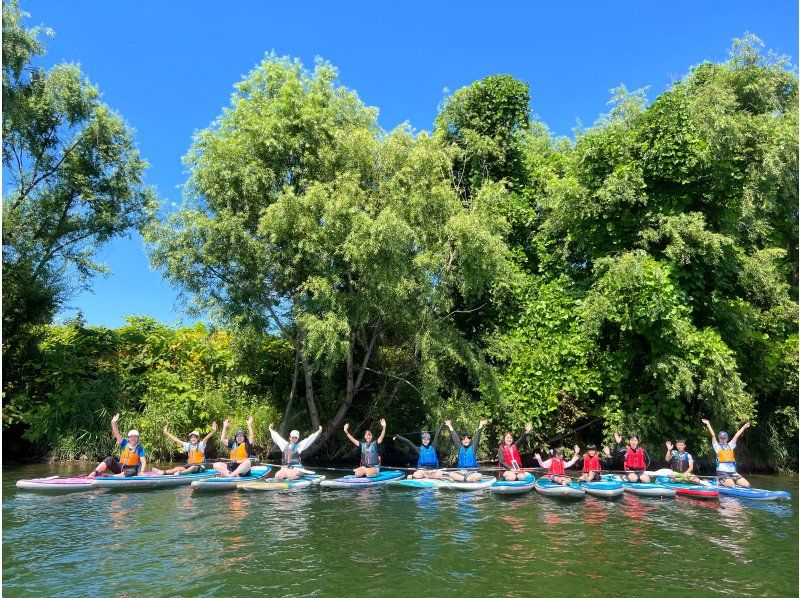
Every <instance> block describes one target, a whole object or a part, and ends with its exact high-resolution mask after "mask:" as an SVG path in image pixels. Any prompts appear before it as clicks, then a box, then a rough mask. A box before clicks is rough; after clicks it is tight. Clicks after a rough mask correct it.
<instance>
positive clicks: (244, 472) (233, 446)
mask: <svg viewBox="0 0 800 598" xmlns="http://www.w3.org/2000/svg"><path fill="white" fill-rule="evenodd" d="M230 425H231V422H229V421H228V420H227V419H226V420H225V421H223V422H222V438H221V440H222V444H223V446H226V447H227V448H229V449H230V451H231V454H230V462H229V463H214V469H216V470H217V471H218V472H219V475H220V476H222V477H223V478H238V477H244V476H249V475H250V468H251V467H252V465H253V464H252V462H251V461H250V458H251V457H252V456H253V442H254V440H255V434H254V433H253V416H252V415H251V416H250V417H248V418H247V432H248V436H247V438H245V436H244V430H237V431H236V434H235V435H234V437H233V440H228V437H227V434H228V428H229V427H230Z"/></svg>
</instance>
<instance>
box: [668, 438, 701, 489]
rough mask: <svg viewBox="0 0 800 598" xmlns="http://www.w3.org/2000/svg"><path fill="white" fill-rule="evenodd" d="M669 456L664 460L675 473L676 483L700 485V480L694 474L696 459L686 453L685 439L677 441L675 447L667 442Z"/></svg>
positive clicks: (673, 477)
mask: <svg viewBox="0 0 800 598" xmlns="http://www.w3.org/2000/svg"><path fill="white" fill-rule="evenodd" d="M666 446H667V454H666V455H665V456H664V460H665V461H666V462H667V463H668V464H669V468H670V469H671V470H672V471H674V472H675V474H674V475H673V476H672V479H673V480H674V481H676V482H684V483H688V484H700V483H701V482H700V478H698V477H697V476H696V475H694V474H693V473H692V471H693V470H694V459H693V458H692V456H691V455H690V454H689V453H687V452H686V441H685V440H684V439H683V438H677V439H675V444H674V445H673V444H672V442H671V441H669V440H667V442H666Z"/></svg>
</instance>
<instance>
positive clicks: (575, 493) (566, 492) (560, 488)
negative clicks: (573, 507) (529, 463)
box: [534, 477, 586, 498]
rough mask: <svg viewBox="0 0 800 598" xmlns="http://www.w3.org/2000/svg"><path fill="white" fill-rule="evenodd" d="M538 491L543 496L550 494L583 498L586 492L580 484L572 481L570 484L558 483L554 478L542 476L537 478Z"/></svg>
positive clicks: (560, 496) (556, 496) (551, 495)
mask: <svg viewBox="0 0 800 598" xmlns="http://www.w3.org/2000/svg"><path fill="white" fill-rule="evenodd" d="M534 487H535V488H536V492H538V493H539V494H541V495H543V496H550V497H555V498H583V497H584V496H586V492H585V491H584V489H583V488H581V485H580V484H577V483H575V482H570V484H569V485H566V486H565V485H564V484H556V483H555V482H553V481H552V480H550V479H548V478H546V477H541V478H539V479H538V480H536V484H535V485H534Z"/></svg>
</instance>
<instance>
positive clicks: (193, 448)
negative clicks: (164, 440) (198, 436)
mask: <svg viewBox="0 0 800 598" xmlns="http://www.w3.org/2000/svg"><path fill="white" fill-rule="evenodd" d="M188 454H189V458H188V459H187V461H188V463H189V465H200V464H202V463H205V461H206V456H205V453H204V452H203V451H201V450H200V444H199V443H198V444H196V445H192V444H189V451H188Z"/></svg>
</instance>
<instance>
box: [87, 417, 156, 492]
mask: <svg viewBox="0 0 800 598" xmlns="http://www.w3.org/2000/svg"><path fill="white" fill-rule="evenodd" d="M118 421H119V413H117V414H116V415H114V417H112V418H111V431H112V432H113V433H114V437H115V438H116V439H117V442H118V443H119V450H120V455H119V460H117V459H115V458H114V457H111V456H109V457H106V458H105V460H103V462H102V463H99V464H98V465H97V467H96V468H95V470H94V471H93V472H92V473H90V474H89V475H87V476H86V477H87V478H89V479H92V478H94V477H95V476H97V475H98V474H102V473H103V472H104V471H110V472H111V473H112V474H113V475H114V476H115V477H126V478H129V477H131V476H135V475H139V474H142V473H144V470H145V468H146V467H147V454H146V453H145V452H144V449H143V448H142V445H141V444H139V432H138V431H136V430H131V431H130V432H128V438H127V439H125V438H123V437H122V434H120V432H119V428H117V422H118Z"/></svg>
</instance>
